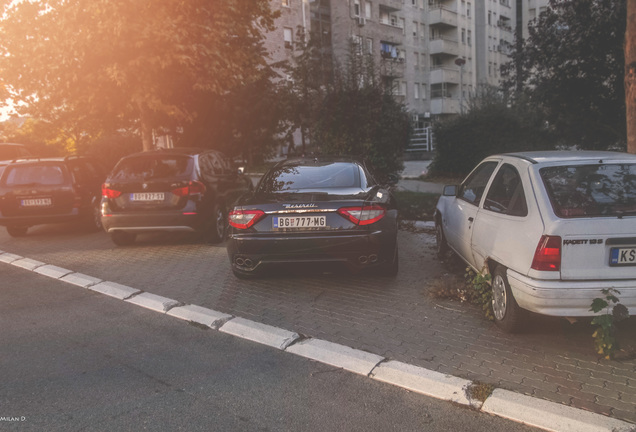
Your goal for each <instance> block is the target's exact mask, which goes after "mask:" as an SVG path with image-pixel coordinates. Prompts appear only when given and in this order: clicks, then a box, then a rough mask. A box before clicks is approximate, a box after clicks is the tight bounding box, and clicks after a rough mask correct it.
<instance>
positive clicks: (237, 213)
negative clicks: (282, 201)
mask: <svg viewBox="0 0 636 432" xmlns="http://www.w3.org/2000/svg"><path fill="white" fill-rule="evenodd" d="M263 216H265V212H263V211H262V210H232V211H231V212H230V215H229V216H228V219H229V222H230V225H232V226H233V227H234V228H238V229H248V228H249V227H251V226H252V225H254V224H255V223H256V222H258V221H259V220H260V219H261V218H262V217H263Z"/></svg>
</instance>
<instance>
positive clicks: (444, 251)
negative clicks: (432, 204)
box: [435, 222, 450, 261]
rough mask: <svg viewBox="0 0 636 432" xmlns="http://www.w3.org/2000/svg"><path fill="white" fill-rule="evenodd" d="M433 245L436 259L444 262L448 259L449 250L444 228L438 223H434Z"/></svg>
mask: <svg viewBox="0 0 636 432" xmlns="http://www.w3.org/2000/svg"><path fill="white" fill-rule="evenodd" d="M435 244H436V252H437V258H439V259H440V260H442V261H444V260H446V259H447V258H448V252H449V251H450V248H449V247H448V243H447V242H446V235H444V228H443V227H442V224H441V223H439V222H436V223H435Z"/></svg>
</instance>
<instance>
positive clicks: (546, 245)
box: [531, 235, 561, 271]
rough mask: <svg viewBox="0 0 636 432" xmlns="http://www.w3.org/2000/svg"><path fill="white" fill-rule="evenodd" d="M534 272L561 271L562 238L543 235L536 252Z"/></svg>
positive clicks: (533, 261) (533, 264) (533, 265)
mask: <svg viewBox="0 0 636 432" xmlns="http://www.w3.org/2000/svg"><path fill="white" fill-rule="evenodd" d="M531 267H532V268H533V269H534V270H540V271H560V270H561V237H559V236H548V235H543V236H541V239H540V240H539V244H538V245H537V249H536V250H535V252H534V258H533V260H532V266H531Z"/></svg>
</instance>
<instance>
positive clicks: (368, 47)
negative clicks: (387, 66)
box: [367, 38, 373, 55]
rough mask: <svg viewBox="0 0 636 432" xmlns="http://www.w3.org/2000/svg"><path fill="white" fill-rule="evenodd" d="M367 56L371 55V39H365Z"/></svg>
mask: <svg viewBox="0 0 636 432" xmlns="http://www.w3.org/2000/svg"><path fill="white" fill-rule="evenodd" d="M367 54H370V55H373V39H371V38H367Z"/></svg>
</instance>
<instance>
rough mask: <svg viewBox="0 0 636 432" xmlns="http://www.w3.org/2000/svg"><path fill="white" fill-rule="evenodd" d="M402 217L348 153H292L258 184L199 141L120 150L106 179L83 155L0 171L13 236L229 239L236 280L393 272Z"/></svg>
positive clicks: (1, 213)
mask: <svg viewBox="0 0 636 432" xmlns="http://www.w3.org/2000/svg"><path fill="white" fill-rule="evenodd" d="M397 219H398V218H397V205H396V202H395V199H394V198H393V196H392V194H391V192H390V191H389V188H388V187H383V186H382V185H380V184H378V183H377V182H376V181H375V180H374V178H373V176H372V175H371V173H370V171H369V170H368V168H367V167H366V166H365V165H364V164H363V163H361V162H358V161H355V160H350V159H322V158H321V159H318V158H310V159H296V160H288V161H285V162H282V163H280V164H278V165H276V166H275V167H274V168H272V169H271V170H270V171H269V172H268V173H267V174H265V176H264V177H263V178H262V179H261V181H260V183H259V185H258V187H257V189H256V190H254V188H253V185H252V182H251V180H250V179H249V178H248V177H247V176H245V175H243V174H242V173H241V172H239V170H238V169H237V168H235V167H234V166H233V163H232V162H231V161H230V160H229V159H228V158H226V157H225V156H223V155H222V154H221V153H219V152H217V151H213V150H201V149H194V148H192V149H188V148H186V149H184V148H180V149H169V150H155V151H149V152H141V153H136V154H133V155H130V156H126V157H124V158H122V159H121V160H120V161H119V162H118V163H117V164H116V166H115V167H114V169H113V170H112V171H111V172H110V173H109V174H108V175H106V174H104V172H103V171H102V170H101V169H100V168H99V165H98V164H97V163H96V162H95V161H94V160H92V159H91V158H88V157H78V156H68V157H64V158H22V159H16V160H14V161H9V162H8V164H7V165H6V169H5V171H4V173H2V175H0V225H4V226H6V227H7V231H8V233H9V234H10V235H11V236H14V237H19V236H24V235H26V234H27V230H28V228H29V227H31V226H34V225H39V224H47V223H56V222H71V221H78V222H80V223H81V224H83V225H85V226H87V227H90V228H93V229H100V228H103V229H104V231H106V232H107V233H108V234H109V235H110V237H111V239H112V241H113V242H114V243H115V244H116V245H119V246H125V245H130V244H132V243H133V242H134V241H135V238H136V236H137V235H138V234H140V233H147V232H165V231H182V232H196V233H199V234H200V236H201V238H202V239H204V240H205V241H207V242H209V243H219V242H221V241H223V240H224V239H225V238H226V236H228V235H229V241H228V243H227V251H228V256H229V260H230V264H231V267H232V270H233V272H234V274H235V275H236V276H237V277H239V278H247V277H250V276H254V275H258V274H261V273H262V272H263V271H264V270H265V269H267V268H268V267H270V268H271V267H272V266H273V265H278V266H283V267H284V266H287V265H293V264H295V263H308V262H309V263H339V264H345V265H347V266H348V267H349V268H351V269H354V270H365V269H377V270H378V271H379V272H381V273H382V274H385V275H390V276H393V275H395V274H397V271H398V245H397V231H398V230H397ZM228 229H229V230H228Z"/></svg>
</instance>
